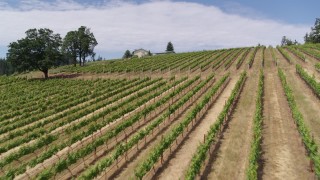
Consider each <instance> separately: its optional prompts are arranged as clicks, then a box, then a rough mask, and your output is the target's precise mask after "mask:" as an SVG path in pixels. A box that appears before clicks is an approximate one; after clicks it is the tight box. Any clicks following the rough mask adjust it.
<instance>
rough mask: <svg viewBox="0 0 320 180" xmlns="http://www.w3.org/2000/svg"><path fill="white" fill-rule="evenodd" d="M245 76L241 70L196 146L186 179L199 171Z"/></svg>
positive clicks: (191, 179)
mask: <svg viewBox="0 0 320 180" xmlns="http://www.w3.org/2000/svg"><path fill="white" fill-rule="evenodd" d="M246 77H247V74H246V72H243V73H242V74H241V76H240V79H239V80H238V81H237V83H236V85H235V87H234V88H233V90H232V92H231V96H230V97H229V99H228V100H227V102H226V104H225V106H224V107H223V110H222V111H221V112H220V114H219V116H218V118H217V121H216V122H215V123H214V124H213V125H211V126H210V130H209V132H208V133H207V135H206V140H205V143H201V144H200V145H199V146H198V148H197V151H196V153H195V154H194V155H193V157H192V159H191V163H190V165H189V167H188V170H187V173H186V177H185V178H186V179H188V180H193V179H195V178H196V175H197V174H198V173H199V172H200V169H201V166H202V164H203V162H204V161H205V159H206V156H207V152H208V150H209V148H210V146H211V144H212V143H214V138H215V137H216V135H217V133H218V132H219V129H221V127H222V126H223V122H224V119H225V117H226V116H227V115H228V112H229V111H230V109H231V107H232V104H233V102H234V101H235V100H236V98H237V95H238V93H239V92H240V90H241V87H242V84H243V83H244V81H245V79H246Z"/></svg>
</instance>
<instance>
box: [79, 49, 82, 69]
mask: <svg viewBox="0 0 320 180" xmlns="http://www.w3.org/2000/svg"><path fill="white" fill-rule="evenodd" d="M81 54H82V53H81V52H80V53H79V65H80V66H81V58H82V56H81Z"/></svg>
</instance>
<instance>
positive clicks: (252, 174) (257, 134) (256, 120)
mask: <svg viewBox="0 0 320 180" xmlns="http://www.w3.org/2000/svg"><path fill="white" fill-rule="evenodd" d="M263 86H264V75H263V71H262V70H261V71H260V76H259V83H258V93H257V99H256V110H255V114H254V117H253V140H252V143H251V150H250V155H249V167H248V169H247V179H248V180H256V179H258V168H259V163H258V161H259V159H260V155H261V140H262V117H263V114H262V111H263V104H262V97H263V93H264V92H263Z"/></svg>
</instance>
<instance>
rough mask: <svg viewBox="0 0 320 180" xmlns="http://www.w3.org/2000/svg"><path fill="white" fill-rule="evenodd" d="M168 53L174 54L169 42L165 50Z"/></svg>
mask: <svg viewBox="0 0 320 180" xmlns="http://www.w3.org/2000/svg"><path fill="white" fill-rule="evenodd" d="M166 51H168V52H174V48H173V44H172V43H171V42H168V45H167V50H166Z"/></svg>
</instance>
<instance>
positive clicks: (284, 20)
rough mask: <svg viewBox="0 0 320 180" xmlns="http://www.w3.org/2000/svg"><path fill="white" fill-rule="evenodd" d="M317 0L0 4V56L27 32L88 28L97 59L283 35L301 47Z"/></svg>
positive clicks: (31, 0)
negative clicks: (168, 46)
mask: <svg viewBox="0 0 320 180" xmlns="http://www.w3.org/2000/svg"><path fill="white" fill-rule="evenodd" d="M317 7H320V1H319V0H305V1H302V0H299V1H298V0H281V1H279V0H278V1H276V0H268V1H252V0H251V1H249V0H237V1H236V0H223V1H221V0H199V1H195V0H184V1H182V0H179V1H175V0H171V1H170V0H164V1H161V0H144V1H142V0H135V1H134V0H92V1H86V0H50V1H41V0H0V17H2V21H1V22H0V26H1V27H2V28H1V29H0V57H5V53H6V51H7V45H8V44H9V43H10V42H13V41H16V40H17V39H19V38H22V37H24V32H25V31H26V30H27V29H29V28H43V27H45V28H50V29H52V30H54V32H56V33H60V34H61V35H62V36H64V35H65V34H66V33H67V32H68V31H71V30H74V29H77V28H78V27H79V26H81V25H85V26H88V27H90V28H91V30H92V32H93V33H94V34H95V36H96V38H97V40H98V43H99V45H98V46H97V47H96V51H97V54H100V55H101V56H103V57H106V58H108V59H109V58H117V57H121V56H122V54H123V52H124V51H125V50H126V49H129V50H134V49H138V48H145V49H148V50H151V51H152V52H161V51H163V50H164V49H165V46H166V43H167V42H168V41H172V42H173V44H174V46H175V49H176V51H177V52H184V51H196V50H203V49H216V48H230V47H239V46H254V45H257V44H258V43H261V44H264V45H273V46H274V45H277V44H279V42H280V40H281V37H282V36H283V35H286V36H288V37H289V38H292V39H297V40H298V41H299V42H303V35H304V34H305V33H306V32H308V31H310V27H311V26H313V24H314V21H315V18H316V17H320V16H319V11H317V10H316V8H317Z"/></svg>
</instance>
